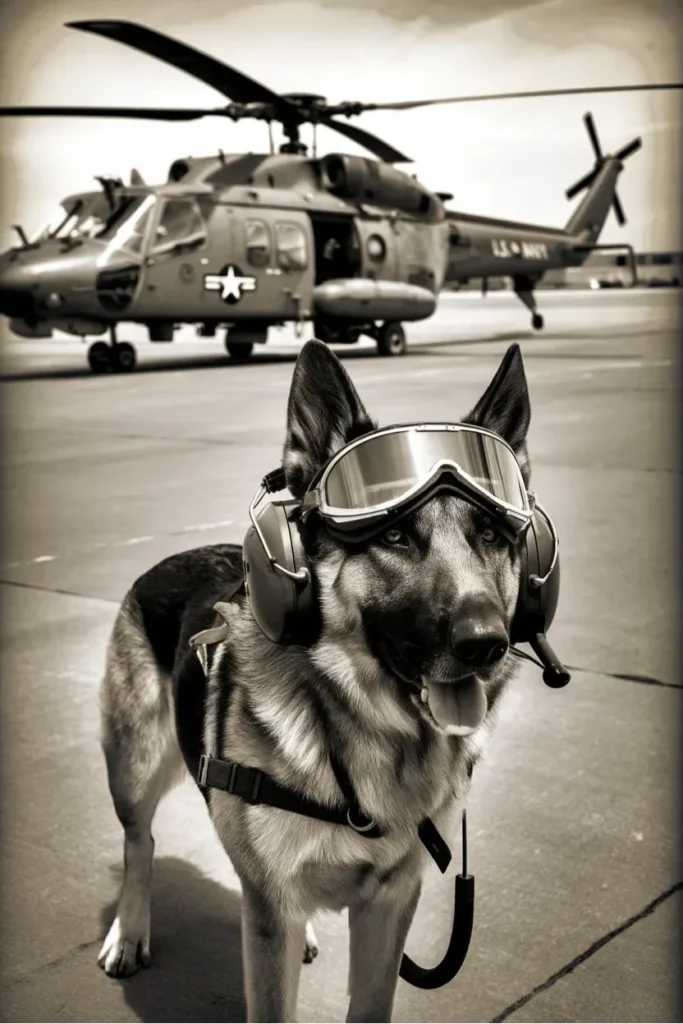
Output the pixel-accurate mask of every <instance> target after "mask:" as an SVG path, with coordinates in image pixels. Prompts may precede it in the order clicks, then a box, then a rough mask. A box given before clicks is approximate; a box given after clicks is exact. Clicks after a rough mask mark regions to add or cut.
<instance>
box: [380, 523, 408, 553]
mask: <svg viewBox="0 0 683 1024" xmlns="http://www.w3.org/2000/svg"><path fill="white" fill-rule="evenodd" d="M382 540H383V541H384V543H385V544H388V545H389V546H390V547H392V548H406V547H408V538H407V537H406V535H405V533H403V531H402V530H397V529H396V528H395V527H393V526H392V527H390V528H389V529H388V530H385V531H384V533H383V534H382Z"/></svg>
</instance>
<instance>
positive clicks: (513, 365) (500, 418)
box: [463, 345, 531, 487]
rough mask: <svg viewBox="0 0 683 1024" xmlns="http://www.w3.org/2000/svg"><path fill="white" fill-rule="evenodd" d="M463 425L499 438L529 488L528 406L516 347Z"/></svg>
mask: <svg viewBox="0 0 683 1024" xmlns="http://www.w3.org/2000/svg"><path fill="white" fill-rule="evenodd" d="M463 422H464V423H472V424H474V425H475V426H479V427H486V428H487V429H488V430H493V431H494V432H495V433H496V434H500V436H501V437H502V438H504V439H505V440H506V441H507V443H508V444H509V445H510V447H511V448H512V450H513V451H514V453H515V455H516V456H517V459H518V461H519V464H520V466H521V467H522V476H523V477H524V483H525V484H526V486H527V487H528V486H529V481H530V478H531V467H530V464H529V455H528V452H527V445H526V441H527V433H528V431H529V423H530V422H531V405H530V403H529V391H528V388H527V383H526V374H525V373H524V364H523V362H522V353H521V351H520V348H519V345H510V347H509V349H508V350H507V352H506V353H505V355H504V356H503V361H502V363H501V364H500V366H499V367H498V371H497V373H496V375H495V377H494V378H493V380H492V381H491V383H490V384H489V386H488V387H487V389H486V391H485V392H484V394H483V395H482V396H481V398H480V399H479V401H478V402H477V404H476V405H475V407H474V409H473V410H472V412H471V413H470V414H469V416H466V417H465V419H464V421H463Z"/></svg>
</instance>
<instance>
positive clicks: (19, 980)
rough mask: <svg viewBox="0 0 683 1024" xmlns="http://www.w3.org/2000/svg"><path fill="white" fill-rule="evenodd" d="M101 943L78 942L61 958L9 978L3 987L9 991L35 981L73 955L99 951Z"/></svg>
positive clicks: (92, 941)
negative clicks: (38, 976)
mask: <svg viewBox="0 0 683 1024" xmlns="http://www.w3.org/2000/svg"><path fill="white" fill-rule="evenodd" d="M101 941H102V940H101V939H90V940H89V941H87V942H79V943H78V945H77V946H72V948H71V949H69V950H67V951H66V953H62V954H61V956H57V957H55V958H54V959H53V960H48V961H47V963H44V964H40V965H39V966H38V967H34V968H33V969H32V970H30V971H26V973H25V974H19V975H17V977H16V978H9V979H8V980H7V981H6V982H5V986H6V988H7V989H11V988H15V987H18V986H20V985H26V984H27V983H30V982H32V981H35V978H36V976H37V975H39V974H42V973H43V972H44V971H52V970H54V969H55V968H57V967H61V966H62V964H64V963H66V962H67V961H68V960H70V959H71V958H72V957H73V956H74V955H76V956H77V955H78V954H79V953H87V952H88V951H89V950H93V949H99V947H100V945H101Z"/></svg>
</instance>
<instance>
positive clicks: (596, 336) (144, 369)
mask: <svg viewBox="0 0 683 1024" xmlns="http://www.w3.org/2000/svg"><path fill="white" fill-rule="evenodd" d="M608 333H609V332H606V331H605V330H597V331H581V332H577V333H575V334H570V333H567V332H566V331H562V332H550V331H544V332H543V335H538V334H537V333H536V332H535V331H530V330H527V331H504V332H498V333H497V334H492V335H484V336H483V337H482V336H481V335H475V336H472V337H469V338H468V337H459V338H443V339H434V340H433V341H422V342H419V343H418V344H413V345H410V344H409V348H408V352H407V353H405V355H404V356H402V358H410V357H416V358H425V357H430V356H435V355H439V356H443V355H452V356H454V357H456V358H457V357H463V356H465V355H467V353H465V352H460V351H459V349H461V348H463V347H469V348H471V347H472V346H475V347H479V346H485V345H497V344H499V345H500V344H512V343H513V342H519V343H522V342H530V344H529V345H525V346H524V356H525V357H527V356H529V355H530V356H533V355H535V354H536V353H535V352H533V345H532V343H533V341H536V340H539V341H559V342H561V341H578V342H579V341H596V340H600V339H604V338H605V336H606V335H607V334H608ZM617 334H618V335H620V337H621V336H623V335H624V334H625V332H624V331H623V330H622V331H621V332H617ZM303 344H305V342H302V345H303ZM330 347H331V348H332V350H333V351H334V352H335V354H336V355H338V356H339V357H340V358H341V359H342V360H343V361H346V360H347V359H349V360H351V359H382V360H384V358H385V356H381V355H380V354H379V352H378V351H377V350H376V349H375V348H374V346H373V347H370V346H364V347H362V348H355V347H351V346H348V345H331V346H330ZM299 351H300V349H295V350H293V351H289V352H282V351H281V352H257V353H256V354H255V355H253V356H252V357H251V358H250V359H249V360H248V361H247V362H232V361H231V360H230V359H229V357H226V356H225V355H223V354H222V353H220V352H218V353H217V354H216V355H201V356H197V357H191V356H184V354H183V357H182V358H181V359H177V358H175V359H174V358H173V357H172V356H171V357H169V358H165V359H158V360H155V361H154V362H148V364H145V362H141V364H138V365H137V367H136V368H135V372H134V373H133V374H132V375H130V376H131V377H136V376H139V375H145V374H166V373H186V372H187V371H198V370H224V371H226V372H229V373H230V374H236V373H240V372H243V371H245V370H248V369H249V368H250V367H255V366H260V365H263V366H266V365H278V364H292V362H295V361H296V359H297V356H298V354H299ZM538 354H539V355H541V356H543V358H553V357H557V358H568V357H570V353H567V352H566V351H563V352H549V351H548V350H547V349H545V348H544V350H543V351H542V352H540V353H538ZM577 357H581V358H587V357H588V356H587V354H586V352H583V353H577ZM601 357H602V356H600V355H599V354H597V355H596V356H595V358H601ZM625 357H626V356H625ZM103 376H104V377H106V376H109V375H106V374H105V375H103ZM124 376H128V375H124ZM84 377H85V378H90V377H94V378H95V379H97V380H100V379H101V377H100V376H99V375H94V374H93V373H92V372H91V370H90V369H89V367H87V366H82V367H39V368H35V369H30V368H27V369H25V370H16V371H14V370H6V371H2V372H0V383H11V382H12V381H30V380H73V379H79V378H84ZM118 377H119V375H118V374H117V378H118Z"/></svg>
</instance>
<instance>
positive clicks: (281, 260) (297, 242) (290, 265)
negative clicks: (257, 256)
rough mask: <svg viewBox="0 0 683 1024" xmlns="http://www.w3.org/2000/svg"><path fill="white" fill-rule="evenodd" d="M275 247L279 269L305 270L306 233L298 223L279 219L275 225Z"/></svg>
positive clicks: (306, 261)
mask: <svg viewBox="0 0 683 1024" xmlns="http://www.w3.org/2000/svg"><path fill="white" fill-rule="evenodd" d="M275 248H276V252H277V265H278V267H280V269H281V270H305V269H306V267H307V266H308V255H307V252H306V235H305V234H304V232H303V229H302V228H300V227H299V225H298V224H293V223H291V222H289V221H279V222H278V223H277V224H276V225H275Z"/></svg>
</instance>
